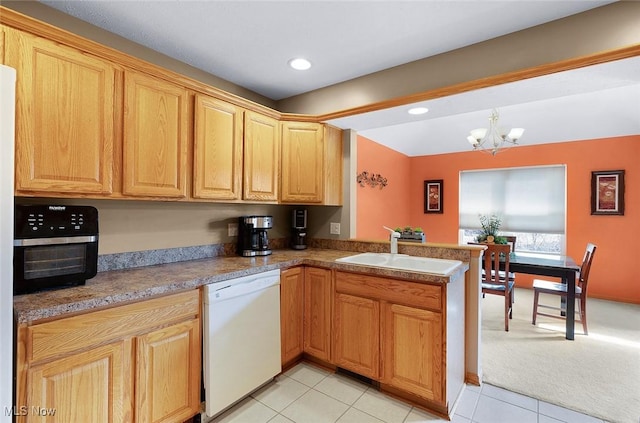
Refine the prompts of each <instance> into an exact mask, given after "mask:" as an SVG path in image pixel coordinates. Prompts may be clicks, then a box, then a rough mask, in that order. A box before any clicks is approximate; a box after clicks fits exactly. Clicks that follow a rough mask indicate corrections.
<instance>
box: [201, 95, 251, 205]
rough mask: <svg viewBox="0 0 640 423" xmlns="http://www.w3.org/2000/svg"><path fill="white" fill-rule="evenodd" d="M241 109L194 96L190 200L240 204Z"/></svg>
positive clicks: (205, 97) (211, 99) (202, 96)
mask: <svg viewBox="0 0 640 423" xmlns="http://www.w3.org/2000/svg"><path fill="white" fill-rule="evenodd" d="M243 115H244V112H243V109H242V108H240V107H237V106H234V105H233V104H230V103H227V102H224V101H220V100H217V99H215V98H212V97H208V96H204V95H200V94H198V95H196V100H195V111H194V128H195V131H194V141H193V197H194V198H203V199H212V200H239V199H240V198H241V184H242V162H243V160H242V141H243Z"/></svg>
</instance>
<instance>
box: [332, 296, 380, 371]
mask: <svg viewBox="0 0 640 423" xmlns="http://www.w3.org/2000/svg"><path fill="white" fill-rule="evenodd" d="M334 310H335V311H334V313H335V318H334V353H333V362H334V363H335V364H336V365H337V366H339V367H344V368H345V369H348V370H351V371H354V372H356V373H358V374H360V375H363V376H366V377H370V378H372V379H376V378H378V375H379V367H380V356H379V351H380V305H379V302H378V301H377V300H371V299H368V298H361V297H356V296H353V295H347V294H341V293H336V295H335V300H334Z"/></svg>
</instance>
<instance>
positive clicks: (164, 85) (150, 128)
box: [122, 71, 190, 198]
mask: <svg viewBox="0 0 640 423" xmlns="http://www.w3.org/2000/svg"><path fill="white" fill-rule="evenodd" d="M188 95H189V94H188V92H187V90H186V89H185V88H183V87H181V86H179V85H176V84H172V83H170V82H167V81H164V80H162V79H159V78H155V77H151V76H148V75H144V74H140V73H136V72H133V71H126V72H125V80H124V105H125V107H124V128H123V135H124V138H123V141H124V146H123V189H122V191H123V194H124V195H127V196H141V197H163V198H184V197H186V195H187V188H186V182H187V146H188V142H189V139H188V134H189V126H190V125H189V123H190V117H189V115H188V112H189V108H188Z"/></svg>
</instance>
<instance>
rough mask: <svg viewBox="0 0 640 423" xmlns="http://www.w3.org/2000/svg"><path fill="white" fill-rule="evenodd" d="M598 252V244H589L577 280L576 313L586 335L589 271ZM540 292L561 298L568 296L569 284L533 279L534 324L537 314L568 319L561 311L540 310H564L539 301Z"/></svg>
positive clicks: (532, 321)
mask: <svg viewBox="0 0 640 423" xmlns="http://www.w3.org/2000/svg"><path fill="white" fill-rule="evenodd" d="M595 253H596V246H595V245H594V244H591V243H589V244H587V249H586V251H585V253H584V258H583V260H582V265H581V266H580V273H579V274H578V276H577V280H576V301H577V307H576V314H577V315H578V320H576V322H578V323H582V330H583V332H584V334H585V335H588V334H589V332H588V331H587V286H588V282H589V272H590V271H591V264H592V263H593V256H594V255H595ZM540 294H551V295H555V296H560V297H561V298H562V297H564V298H565V299H566V298H567V285H566V284H563V283H558V282H551V281H546V280H542V279H534V280H533V318H532V320H531V323H532V324H534V325H535V324H536V317H537V316H547V317H553V318H556V319H566V317H565V316H562V314H561V313H557V314H550V313H543V312H540V311H538V308H548V309H553V310H556V311H563V310H562V308H561V307H555V306H550V305H545V304H540V303H539V296H540Z"/></svg>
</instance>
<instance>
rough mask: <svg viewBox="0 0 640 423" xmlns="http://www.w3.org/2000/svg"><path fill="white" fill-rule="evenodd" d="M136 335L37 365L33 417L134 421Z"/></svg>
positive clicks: (32, 379) (31, 381)
mask: <svg viewBox="0 0 640 423" xmlns="http://www.w3.org/2000/svg"><path fill="white" fill-rule="evenodd" d="M131 344H132V341H131V339H130V338H129V339H126V340H123V341H120V342H117V343H113V344H109V345H104V346H102V347H98V348H95V349H92V350H89V351H86V352H81V353H77V354H74V355H71V356H68V357H66V358H63V359H60V360H56V361H52V362H49V363H46V364H42V365H39V366H34V367H32V368H31V369H30V370H29V372H28V376H27V378H28V380H27V387H28V389H29V391H28V393H27V403H26V404H19V406H25V408H23V409H22V410H21V409H18V410H17V411H18V414H22V415H26V417H27V421H28V422H41V421H44V420H43V416H46V421H47V422H52V423H53V422H60V423H68V422H95V423H107V422H131V421H132V420H133V415H132V409H131V404H132V402H131V395H132V391H133V388H132V384H133V382H132V381H133V378H132V376H133V374H132V371H131V354H132V346H131Z"/></svg>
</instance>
